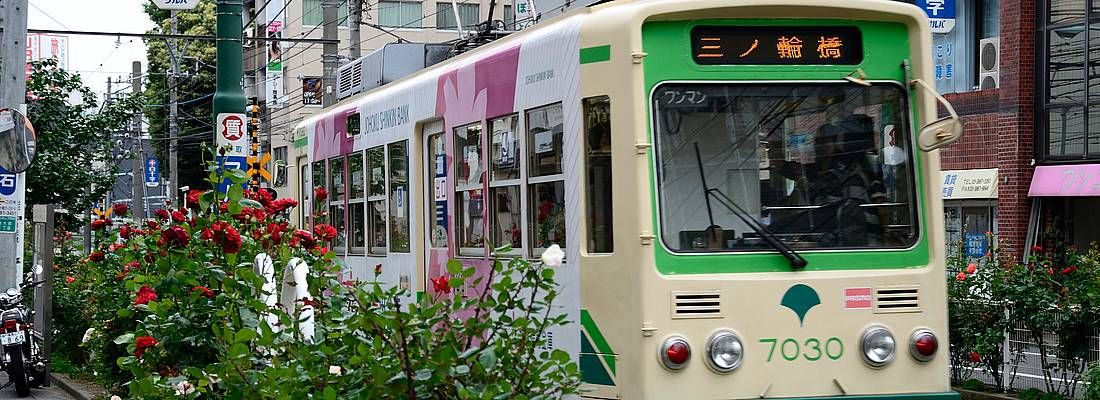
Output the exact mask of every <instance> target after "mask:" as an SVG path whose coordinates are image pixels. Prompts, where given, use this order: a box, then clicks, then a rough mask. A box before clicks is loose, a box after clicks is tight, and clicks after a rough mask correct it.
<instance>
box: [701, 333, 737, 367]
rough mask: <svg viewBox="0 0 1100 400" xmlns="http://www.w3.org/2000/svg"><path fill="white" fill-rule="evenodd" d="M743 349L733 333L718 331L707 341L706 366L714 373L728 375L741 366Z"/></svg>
mask: <svg viewBox="0 0 1100 400" xmlns="http://www.w3.org/2000/svg"><path fill="white" fill-rule="evenodd" d="M744 355H745V347H744V346H743V345H742V344H741V339H740V338H738V337H737V335H736V334H734V333H733V331H730V330H720V331H718V332H715V333H714V334H713V335H711V336H710V339H708V340H707V365H709V366H710V368H711V369H713V370H714V371H715V372H720V373H728V372H731V371H733V370H735V369H737V367H739V366H741V360H742V358H743V357H744Z"/></svg>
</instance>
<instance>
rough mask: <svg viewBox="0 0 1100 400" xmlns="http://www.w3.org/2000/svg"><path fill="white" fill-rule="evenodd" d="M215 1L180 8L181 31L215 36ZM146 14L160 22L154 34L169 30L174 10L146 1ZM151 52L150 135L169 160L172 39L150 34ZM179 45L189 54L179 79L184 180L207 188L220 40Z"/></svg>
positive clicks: (182, 182) (147, 86)
mask: <svg viewBox="0 0 1100 400" xmlns="http://www.w3.org/2000/svg"><path fill="white" fill-rule="evenodd" d="M214 9H215V4H214V2H213V1H204V2H200V3H199V6H198V7H196V8H195V9H194V10H189V11H177V12H176V21H177V24H176V26H177V28H176V29H177V31H178V33H179V34H184V35H214V23H215V21H216V19H217V18H216V16H215V14H214ZM145 13H146V14H148V15H149V19H150V20H152V21H153V23H155V24H157V26H158V28H157V29H155V30H154V31H152V32H154V33H168V32H170V30H169V17H170V14H169V12H168V10H161V9H159V8H156V6H154V5H153V4H152V2H148V3H147V4H146V5H145ZM146 46H147V48H148V50H147V52H146V54H147V57H148V59H149V65H148V73H147V74H146V77H147V79H146V80H145V97H146V98H147V99H149V102H150V103H153V105H151V106H148V107H146V110H145V111H146V112H147V114H146V115H147V117H148V121H149V135H150V137H151V138H152V143H153V146H154V148H156V152H157V156H158V158H160V159H161V160H167V159H168V155H169V149H168V145H169V143H170V142H169V134H168V92H169V88H170V87H169V81H168V73H170V72H171V69H172V57H171V56H170V53H169V48H168V41H167V39H147V40H146ZM176 47H177V48H178V52H179V54H180V55H182V56H183V57H184V58H183V59H181V62H180V75H179V76H178V77H177V79H176V89H177V94H178V101H179V106H178V108H177V109H178V117H177V118H176V121H177V123H178V124H179V137H180V139H179V142H178V143H179V160H180V162H179V180H180V182H179V185H180V186H191V187H193V188H201V187H205V185H206V181H205V178H206V170H205V169H204V168H205V167H204V166H203V164H202V162H199V160H201V159H202V156H203V155H204V153H203V151H202V149H201V145H202V143H206V144H207V145H210V144H211V142H212V141H213V130H214V128H213V116H212V114H211V106H212V104H213V103H212V102H211V100H212V99H213V94H214V89H215V81H214V64H215V55H216V52H215V48H214V42H212V41H204V40H179V41H177V44H176Z"/></svg>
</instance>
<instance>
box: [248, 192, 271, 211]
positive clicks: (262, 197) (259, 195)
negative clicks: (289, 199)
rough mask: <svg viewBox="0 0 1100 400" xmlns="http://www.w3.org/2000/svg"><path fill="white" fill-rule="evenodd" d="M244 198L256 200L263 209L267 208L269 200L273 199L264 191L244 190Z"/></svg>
mask: <svg viewBox="0 0 1100 400" xmlns="http://www.w3.org/2000/svg"><path fill="white" fill-rule="evenodd" d="M244 196H245V197H246V198H249V199H252V200H256V201H257V202H259V203H260V204H261V205H263V206H264V207H267V206H268V205H269V204H271V200H272V199H273V197H272V196H271V192H269V191H267V190H266V189H257V190H246V191H245V192H244Z"/></svg>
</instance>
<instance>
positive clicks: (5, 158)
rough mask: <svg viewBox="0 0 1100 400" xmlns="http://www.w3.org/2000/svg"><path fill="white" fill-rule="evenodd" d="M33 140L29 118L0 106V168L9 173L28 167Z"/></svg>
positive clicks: (32, 129)
mask: <svg viewBox="0 0 1100 400" xmlns="http://www.w3.org/2000/svg"><path fill="white" fill-rule="evenodd" d="M35 141H36V136H35V135H34V126H31V120H30V119H28V118H27V117H26V116H25V115H23V113H20V112H19V111H17V110H13V109H10V108H0V168H3V169H4V170H6V171H8V172H9V173H19V172H23V171H26V170H27V168H30V167H31V163H32V162H33V161H34V146H35Z"/></svg>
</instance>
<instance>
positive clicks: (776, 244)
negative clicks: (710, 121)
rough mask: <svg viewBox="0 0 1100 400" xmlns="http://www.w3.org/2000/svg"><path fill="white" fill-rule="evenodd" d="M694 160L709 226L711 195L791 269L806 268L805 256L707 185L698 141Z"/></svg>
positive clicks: (711, 215) (712, 220)
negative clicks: (785, 261)
mask: <svg viewBox="0 0 1100 400" xmlns="http://www.w3.org/2000/svg"><path fill="white" fill-rule="evenodd" d="M695 162H696V164H697V165H698V167H699V179H700V180H702V181H703V199H705V200H706V203H707V218H709V219H710V225H711V226H714V212H713V211H712V210H711V207H710V198H711V196H713V197H714V199H715V200H717V201H718V204H721V205H722V206H724V207H726V209H727V210H729V211H730V212H731V213H733V215H736V216H737V218H738V219H740V220H741V222H744V223H745V225H748V226H749V228H752V230H753V231H754V232H756V234H757V235H760V238H761V239H764V243H767V244H768V245H769V246H771V247H772V248H773V249H775V250H776V251H778V252H779V254H782V255H783V257H786V258H787V261H789V262H790V263H791V269H802V268H806V264H809V262H807V261H806V259H805V258H802V256H800V255H798V253H796V252H795V251H794V249H791V247H790V246H787V244H786V243H783V241H782V240H780V239H779V238H778V237H776V236H775V234H774V233H771V231H769V230H768V228H765V227H764V225H761V224H760V222H758V221H757V220H756V219H755V218H752V217H750V216H749V215H750V214H749V213H748V212H746V211H745V209H743V208H741V206H739V205H737V202H735V201H733V200H731V199H730V198H729V196H726V194H725V193H722V191H721V190H719V189H718V188H710V187H707V176H706V173H705V172H704V170H703V157H702V156H700V155H699V142H695Z"/></svg>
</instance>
